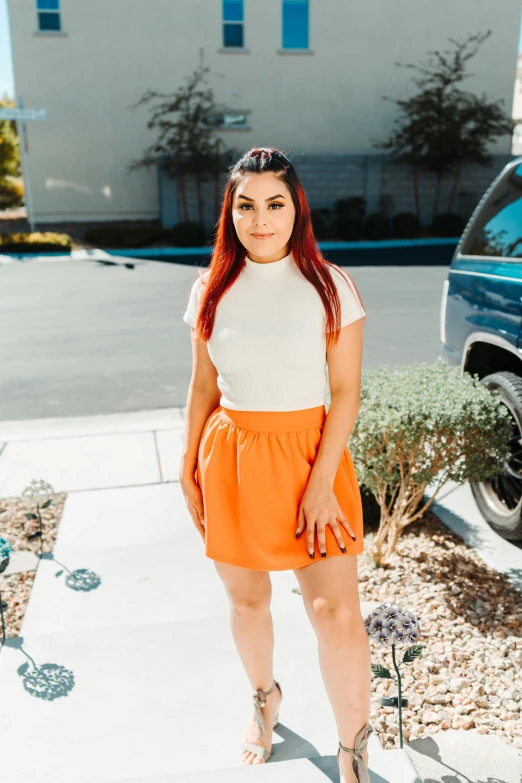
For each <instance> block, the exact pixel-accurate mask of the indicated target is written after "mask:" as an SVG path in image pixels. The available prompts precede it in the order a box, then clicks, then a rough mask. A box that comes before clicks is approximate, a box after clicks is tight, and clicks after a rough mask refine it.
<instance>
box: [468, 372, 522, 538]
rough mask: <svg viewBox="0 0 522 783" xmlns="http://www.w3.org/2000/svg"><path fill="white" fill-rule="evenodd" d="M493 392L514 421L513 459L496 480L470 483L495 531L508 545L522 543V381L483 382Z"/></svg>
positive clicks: (502, 377) (508, 377)
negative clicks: (495, 392)
mask: <svg viewBox="0 0 522 783" xmlns="http://www.w3.org/2000/svg"><path fill="white" fill-rule="evenodd" d="M481 383H484V384H485V385H486V386H487V387H488V388H489V389H498V391H499V392H500V394H501V396H502V402H503V403H504V405H506V407H507V408H508V410H509V412H510V413H511V416H512V418H513V437H512V438H511V441H510V445H511V457H510V458H509V460H508V462H507V463H506V465H505V468H504V470H503V471H502V472H501V473H499V474H498V476H495V478H494V479H490V480H489V481H484V482H472V481H470V482H469V484H470V487H471V491H472V493H473V497H474V498H475V502H476V504H477V506H478V508H479V511H480V513H481V514H482V516H483V517H484V519H485V520H486V522H487V523H488V524H489V526H490V527H491V528H493V530H494V531H495V532H496V533H498V534H499V535H500V536H502V538H505V539H506V540H507V541H520V540H522V378H520V376H518V375H516V374H515V373H514V372H508V371H505V372H504V371H501V372H495V373H492V374H491V375H486V376H485V377H484V378H482V379H481Z"/></svg>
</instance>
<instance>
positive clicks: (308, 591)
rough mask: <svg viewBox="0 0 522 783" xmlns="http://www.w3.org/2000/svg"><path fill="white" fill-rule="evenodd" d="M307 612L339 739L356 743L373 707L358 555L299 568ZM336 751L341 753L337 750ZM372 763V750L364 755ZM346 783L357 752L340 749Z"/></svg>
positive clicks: (351, 776) (351, 781)
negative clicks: (369, 754) (358, 578)
mask: <svg viewBox="0 0 522 783" xmlns="http://www.w3.org/2000/svg"><path fill="white" fill-rule="evenodd" d="M294 573H295V575H296V577H297V579H298V581H299V585H300V587H301V593H302V595H303V601H304V605H305V609H306V613H307V615H308V617H309V619H310V622H311V624H312V626H313V628H314V630H315V632H316V635H317V640H318V650H319V664H320V667H321V675H322V678H323V682H324V685H325V688H326V692H327V694H328V698H329V699H330V703H331V705H332V710H333V713H334V716H335V721H336V724H337V732H338V735H339V739H340V741H341V742H342V744H343V745H346V747H348V748H354V747H355V737H356V735H357V732H358V731H359V730H360V729H361V728H362V727H363V726H364V724H365V723H366V722H367V721H368V717H369V711H370V680H371V662H370V645H369V639H368V635H367V633H366V628H365V626H364V620H363V618H362V615H361V609H360V603H359V589H358V580H357V557H356V556H355V555H344V556H341V555H339V556H335V557H330V558H329V557H326V558H322V559H321V558H320V559H319V560H318V561H316V562H315V563H312V564H310V565H306V566H304V567H303V568H298V569H294ZM336 752H337V751H336ZM362 757H363V759H364V762H365V763H368V752H367V751H365V752H364V753H363V754H362ZM339 763H340V771H341V783H357V780H356V778H355V776H354V773H353V771H352V755H351V754H350V753H347V752H346V751H344V750H341V752H340V759H339Z"/></svg>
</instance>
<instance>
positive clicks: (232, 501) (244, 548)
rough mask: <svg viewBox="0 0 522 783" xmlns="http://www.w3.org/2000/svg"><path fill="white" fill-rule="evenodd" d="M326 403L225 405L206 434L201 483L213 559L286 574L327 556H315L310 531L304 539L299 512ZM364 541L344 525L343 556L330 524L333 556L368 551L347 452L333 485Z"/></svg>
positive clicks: (329, 543)
mask: <svg viewBox="0 0 522 783" xmlns="http://www.w3.org/2000/svg"><path fill="white" fill-rule="evenodd" d="M326 415H327V414H326V409H325V406H324V405H319V406H317V407H315V408H305V409H302V410H292V411H244V410H239V411H237V410H231V409H230V408H224V407H223V406H221V405H220V406H219V407H217V408H216V409H215V410H214V411H213V412H212V413H211V414H210V416H209V417H208V419H207V421H206V422H205V426H204V428H203V432H202V434H201V440H200V444H199V450H198V463H197V467H196V481H197V483H198V485H199V487H200V489H201V492H202V495H203V508H204V514H205V554H206V556H207V557H209V558H211V559H212V560H218V561H220V562H222V563H230V564H232V565H237V566H242V567H243V568H252V569H256V570H262V571H284V570H287V569H293V568H300V567H302V566H305V565H310V564H311V563H313V562H316V561H317V559H318V558H319V559H321V554H320V551H319V545H318V542H317V532H316V533H315V535H314V544H315V558H313V559H312V558H311V557H310V555H309V552H308V545H307V537H306V527H305V529H304V530H303V532H302V533H301V535H300V537H299V538H298V539H296V537H295V531H296V528H297V521H298V512H299V505H300V502H301V499H302V497H303V494H304V491H305V489H306V485H307V483H308V479H309V476H310V472H311V470H312V467H313V464H314V460H315V457H316V455H317V451H318V449H319V444H320V441H321V435H322V431H323V425H324V421H325V419H326ZM333 490H334V494H335V496H336V498H337V500H338V502H339V505H340V507H341V509H342V511H343V513H344V515H345V518H346V519H347V520H348V522H349V524H350V526H351V528H352V530H353V532H354V535H355V536H356V541H353V539H352V538H351V536H350V535H349V533H348V532H347V531H346V530H345V529H344V528H343V527H342V526H340V529H341V535H342V537H343V540H344V542H345V547H346V552H345V553H343V552H342V551H341V549H340V548H339V544H338V543H337V540H336V538H335V536H334V534H333V531H332V529H331V527H330V525H326V529H325V536H326V556H327V557H334V556H335V555H343V557H347V556H348V555H357V554H360V553H361V552H362V551H363V550H364V539H363V516H362V504H361V493H360V490H359V484H358V482H357V475H356V473H355V468H354V465H353V462H352V457H351V454H350V452H349V450H348V447H346V448H345V449H344V451H343V454H342V456H341V460H340V463H339V468H338V470H337V474H336V476H335V480H334V485H333Z"/></svg>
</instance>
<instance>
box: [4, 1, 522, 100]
mask: <svg viewBox="0 0 522 783" xmlns="http://www.w3.org/2000/svg"><path fill="white" fill-rule="evenodd" d="M35 10H36V9H35ZM521 22H522V20H521ZM35 23H36V14H35ZM518 50H519V51H522V23H521V27H520V37H519V42H518ZM4 92H7V93H8V95H10V96H13V95H14V82H13V68H12V63H11V43H10V40H9V28H8V23H7V0H0V96H2V95H3V94H4Z"/></svg>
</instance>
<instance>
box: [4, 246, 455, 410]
mask: <svg viewBox="0 0 522 783" xmlns="http://www.w3.org/2000/svg"><path fill="white" fill-rule="evenodd" d="M347 270H348V271H349V272H350V274H351V275H352V276H353V279H354V280H355V282H356V284H357V286H358V288H359V291H360V293H361V296H362V297H363V300H364V304H365V307H366V312H367V319H366V327H365V337H364V358H363V370H364V369H366V368H368V369H370V368H374V367H377V366H380V365H382V364H388V365H390V366H394V365H396V364H405V363H409V362H413V361H428V362H431V361H435V359H436V358H437V356H438V355H439V349H440V343H439V308H440V299H441V291H442V284H443V280H444V279H445V278H446V274H447V268H446V267H443V266H433V267H430V266H420V265H419V266H405V267H401V266H393V267H382V266H381V267H380V266H364V267H353V268H349V267H347ZM196 275H197V270H196V269H195V268H194V267H191V266H184V265H180V264H170V263H162V262H158V261H137V262H136V265H135V266H134V268H133V269H128V268H126V267H125V265H124V264H118V265H116V266H110V265H109V266H107V265H104V264H100V263H99V262H96V261H71V260H67V261H52V260H43V261H39V260H35V261H24V262H15V263H12V264H5V265H0V288H1V308H0V420H3V421H5V420H13V419H33V418H47V417H55V416H78V415H90V414H102V413H118V412H119V413H122V412H130V411H138V410H150V409H158V408H163V407H171V406H175V405H184V404H185V401H186V395H187V389H188V384H189V381H190V373H191V366H192V359H191V346H190V327H189V326H188V325H187V324H186V323H185V322H184V321H183V320H182V315H183V313H184V310H185V306H186V302H187V298H188V294H189V290H190V287H191V284H192V282H193V280H195V278H196Z"/></svg>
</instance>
